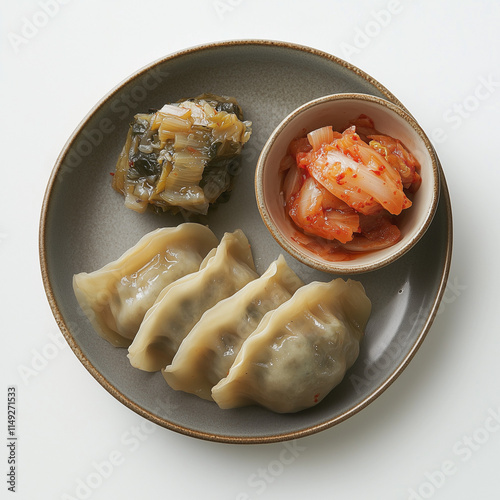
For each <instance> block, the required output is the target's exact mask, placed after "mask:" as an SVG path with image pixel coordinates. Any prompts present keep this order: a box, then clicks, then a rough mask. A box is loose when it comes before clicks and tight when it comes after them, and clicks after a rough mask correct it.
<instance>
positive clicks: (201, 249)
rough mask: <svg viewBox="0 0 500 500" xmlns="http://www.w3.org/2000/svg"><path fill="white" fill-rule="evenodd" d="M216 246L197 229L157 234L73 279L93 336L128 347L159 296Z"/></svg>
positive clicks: (211, 236)
mask: <svg viewBox="0 0 500 500" xmlns="http://www.w3.org/2000/svg"><path fill="white" fill-rule="evenodd" d="M217 244H218V239H217V237H216V236H215V235H214V233H213V232H212V231H211V230H210V229H209V228H208V227H206V226H203V225H201V224H195V223H185V224H180V225H179V226H176V227H168V228H161V229H157V230H155V231H152V232H150V233H148V234H146V235H145V236H143V237H142V238H141V239H140V240H139V242H138V243H137V244H136V245H134V246H133V247H132V248H130V249H129V250H128V251H126V252H125V253H124V254H123V255H122V256H121V257H119V258H118V259H117V260H115V261H113V262H110V263H109V264H107V265H106V266H104V267H103V268H101V269H99V270H97V271H94V272H92V273H80V274H76V275H75V276H74V277H73V290H74V292H75V295H76V298H77V300H78V303H79V304H80V307H81V308H82V310H83V311H84V312H85V314H86V315H87V317H88V318H89V320H90V322H91V323H92V326H93V327H94V329H95V330H96V331H97V333H98V334H99V335H100V336H101V337H103V338H104V339H106V340H107V341H108V342H110V343H111V344H113V345H114V346H117V347H127V346H129V345H130V343H131V341H132V339H133V338H134V336H135V334H136V333H137V331H138V330H139V326H140V324H141V321H142V319H143V318H144V315H145V314H146V311H147V310H148V309H149V308H150V307H151V306H152V305H153V303H154V302H155V300H156V298H157V297H158V295H159V294H160V292H161V291H162V290H163V289H164V288H165V287H166V286H167V285H169V284H170V283H172V282H174V281H176V280H177V279H179V278H181V277H183V276H185V275H186V274H190V273H193V272H195V271H197V270H198V269H199V267H200V264H201V263H202V261H203V259H204V258H205V257H206V255H207V254H208V252H209V251H210V250H211V249H212V248H214V247H216V246H217Z"/></svg>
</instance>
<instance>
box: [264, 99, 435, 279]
mask: <svg viewBox="0 0 500 500" xmlns="http://www.w3.org/2000/svg"><path fill="white" fill-rule="evenodd" d="M348 99H354V100H364V101H369V102H372V103H376V104H382V105H384V106H386V107H387V108H388V109H389V110H390V111H392V112H393V113H396V114H397V115H399V116H400V117H401V118H403V120H405V121H406V122H407V123H408V124H409V125H410V126H411V128H412V129H413V130H414V131H415V132H416V133H417V134H418V136H419V137H420V138H421V139H422V141H423V143H424V145H425V148H426V149H427V152H428V153H429V156H430V158H431V163H432V172H433V176H434V180H435V182H434V189H433V192H432V202H431V204H430V206H429V207H428V209H427V212H426V215H425V221H424V224H423V225H422V227H421V228H420V229H419V230H418V232H417V233H415V234H414V235H413V237H412V238H411V240H409V241H408V243H407V244H406V245H405V246H404V247H403V248H401V249H400V250H399V251H398V252H396V253H394V254H391V255H388V256H387V257H385V258H382V259H380V258H379V259H378V260H375V261H374V262H372V263H370V264H364V265H361V266H356V265H350V264H349V265H346V266H343V265H336V263H335V262H331V263H330V264H328V263H327V262H324V261H319V260H313V259H312V258H308V257H307V256H306V255H304V254H301V253H300V252H299V251H298V250H296V249H295V248H293V247H292V246H291V245H290V244H289V243H288V241H287V239H286V238H285V237H284V236H283V235H282V234H281V232H280V231H279V229H278V228H277V227H276V224H275V223H274V222H273V220H272V217H271V215H270V213H269V211H268V210H267V208H266V204H265V200H264V190H263V187H262V178H263V168H262V167H261V163H262V161H263V158H264V156H266V155H267V154H268V153H269V151H270V150H271V148H272V147H273V145H274V143H275V142H276V140H277V138H278V136H279V134H280V133H281V132H282V131H283V129H284V128H285V127H286V126H287V125H288V123H289V122H290V120H292V119H293V118H295V117H296V116H297V115H299V114H301V113H302V112H303V111H304V110H306V109H310V108H314V107H315V106H319V105H321V104H323V103H324V102H329V101H337V100H339V101H342V100H348ZM439 172H440V169H439V160H438V158H437V155H436V152H435V150H434V148H433V147H432V144H431V142H430V140H429V138H428V137H427V135H426V133H425V132H424V130H423V129H422V127H421V126H420V125H419V123H418V122H417V120H415V118H414V117H413V116H412V115H411V114H410V113H409V112H408V111H407V110H406V108H405V107H404V106H403V105H401V104H399V105H396V104H394V103H392V102H390V101H387V100H385V99H381V98H380V97H376V96H372V95H369V94H359V93H352V92H349V93H341V94H332V95H327V96H323V97H318V98H317V99H313V100H312V101H309V102H307V103H305V104H303V105H302V106H299V107H298V108H297V109H295V110H294V111H292V112H291V113H290V114H289V115H288V116H286V117H285V118H284V119H283V121H282V122H281V123H280V124H279V125H278V126H277V127H276V128H275V129H274V131H273V132H272V134H271V135H270V137H269V139H268V140H267V142H266V144H265V145H264V147H263V148H262V151H261V153H260V155H259V158H258V160H257V169H256V171H255V194H256V198H257V208H258V209H259V212H260V215H261V218H262V220H263V222H264V224H265V225H266V227H267V229H268V231H269V232H270V233H271V235H272V237H273V238H274V239H275V241H276V242H277V243H278V244H279V245H281V247H282V248H283V249H285V250H286V251H287V252H288V253H290V254H291V255H293V257H294V258H296V259H297V260H298V261H300V262H302V263H303V264H305V265H307V266H311V267H313V268H314V269H317V270H319V271H323V272H326V273H334V274H339V275H345V274H361V273H367V272H370V271H375V270H377V269H381V268H382V267H385V266H387V265H389V264H391V263H392V262H394V261H396V260H397V259H399V258H400V257H402V256H403V255H404V254H405V253H407V252H408V251H409V250H411V248H412V247H413V246H414V245H415V244H416V243H417V242H418V241H419V240H420V238H421V237H422V236H423V235H424V234H425V233H426V231H427V229H429V226H430V225H431V223H432V220H433V218H434V214H435V212H436V209H437V205H438V202H439V184H440V175H439Z"/></svg>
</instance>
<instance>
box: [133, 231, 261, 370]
mask: <svg viewBox="0 0 500 500" xmlns="http://www.w3.org/2000/svg"><path fill="white" fill-rule="evenodd" d="M257 277H258V274H257V272H256V271H255V264H254V262H253V257H252V253H251V250H250V244H249V243H248V240H247V238H246V236H245V235H244V234H243V232H242V231H241V230H239V229H238V230H236V231H235V232H234V233H226V234H225V235H224V237H223V238H222V240H221V242H220V244H219V246H218V247H217V249H216V250H215V253H214V254H213V256H212V255H210V256H209V258H207V259H205V261H204V262H203V263H202V266H201V268H200V270H199V271H197V272H195V273H192V274H190V275H188V276H184V277H183V278H181V279H179V280H178V281H176V282H175V283H172V284H171V285H169V286H168V287H166V288H165V289H164V290H163V291H162V292H161V294H160V295H159V296H158V299H157V300H156V302H155V304H154V305H153V306H152V307H151V309H149V311H148V312H147V314H146V316H145V317H144V320H143V322H142V324H141V327H140V329H139V331H138V333H137V335H136V337H135V339H134V341H133V342H132V344H131V345H130V347H129V354H128V357H129V359H130V363H131V364H132V366H134V367H136V368H139V369H141V370H145V371H148V372H154V371H159V370H161V369H162V368H165V367H166V366H167V365H169V364H170V363H171V362H172V359H173V357H174V355H175V353H176V352H177V349H178V348H179V346H180V345H181V342H182V341H183V340H184V338H185V337H186V336H187V334H188V333H189V332H190V331H191V329H192V328H193V327H194V325H195V324H196V323H197V322H198V321H199V320H200V318H201V316H202V315H203V313H204V312H205V311H207V310H208V309H210V308H211V307H213V306H214V305H215V304H217V302H219V301H221V300H223V299H225V298H226V297H229V296H230V295H233V294H234V293H235V292H237V291H238V290H240V289H241V288H242V287H244V286H245V285H246V284H247V283H249V282H250V281H252V280H254V279H255V278H257Z"/></svg>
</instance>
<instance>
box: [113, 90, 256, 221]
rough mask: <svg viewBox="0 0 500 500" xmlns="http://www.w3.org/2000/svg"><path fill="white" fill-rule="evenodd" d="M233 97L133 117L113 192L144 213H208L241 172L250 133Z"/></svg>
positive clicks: (203, 97) (198, 100)
mask: <svg viewBox="0 0 500 500" xmlns="http://www.w3.org/2000/svg"><path fill="white" fill-rule="evenodd" d="M251 125H252V124H251V122H249V121H243V114H242V111H241V108H240V106H239V104H238V103H237V101H236V100H235V99H234V98H227V97H220V96H216V95H213V94H203V95H200V96H198V97H195V98H191V99H187V100H183V101H180V102H176V103H172V104H166V105H165V106H163V107H162V108H161V109H160V110H158V111H156V112H153V113H139V114H137V115H135V117H134V121H133V123H132V124H131V125H130V129H129V131H128V134H127V138H126V141H125V145H124V147H123V150H122V152H121V154H120V156H119V159H118V162H117V164H116V172H115V173H114V176H113V188H114V189H115V190H116V191H118V192H120V193H122V194H123V195H124V196H125V206H126V207H128V208H130V209H132V210H135V211H137V212H141V213H142V212H144V211H145V210H146V208H147V207H148V205H151V206H153V207H154V209H156V210H158V211H169V212H172V213H179V212H180V213H181V214H182V215H183V216H184V217H185V218H186V219H189V218H191V217H192V216H193V215H196V214H199V215H206V214H207V211H208V208H209V206H210V205H212V204H214V203H216V202H217V201H221V200H222V199H223V197H221V195H222V194H223V193H226V192H228V191H229V190H230V189H231V186H232V182H233V179H234V177H235V176H236V175H237V173H238V171H239V165H238V159H239V155H240V153H241V151H242V148H243V145H244V144H245V143H246V142H247V141H248V140H249V138H250V135H251Z"/></svg>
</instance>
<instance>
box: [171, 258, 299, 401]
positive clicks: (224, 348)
mask: <svg viewBox="0 0 500 500" xmlns="http://www.w3.org/2000/svg"><path fill="white" fill-rule="evenodd" d="M303 284H304V283H303V282H302V281H301V280H300V278H299V277H298V276H297V275H296V274H295V273H294V272H293V271H292V270H291V269H290V268H289V267H288V265H287V263H286V261H285V259H284V257H283V256H282V255H280V256H279V258H278V259H277V260H275V261H274V262H273V263H272V264H271V265H270V266H269V267H268V269H267V271H266V272H265V273H264V274H263V275H262V276H261V277H260V278H257V279H255V280H253V281H251V282H250V283H248V284H247V285H245V286H244V287H243V288H242V289H241V290H239V291H238V292H236V293H235V294H234V295H232V296H230V297H228V298H227V299H224V300H222V301H221V302H219V303H218V304H216V305H215V306H213V307H212V308H211V309H209V310H208V311H206V312H205V313H204V314H203V316H202V317H201V319H200V321H199V322H198V323H197V324H196V325H195V326H194V328H193V329H192V330H191V331H190V332H189V334H188V335H187V337H186V338H185V339H184V340H183V342H182V344H181V346H180V347H179V350H178V351H177V354H176V355H175V357H174V359H173V361H172V364H171V365H169V366H167V367H166V368H165V369H164V370H163V371H162V372H163V376H164V377H165V380H166V381H167V383H168V384H169V385H170V387H172V388H173V389H175V390H181V391H184V392H189V393H192V394H196V395H197V396H200V397H202V398H204V399H208V400H211V399H212V395H211V391H212V387H213V386H214V385H216V384H217V383H218V382H219V381H220V380H221V379H222V378H224V377H225V376H226V375H227V373H228V371H229V369H230V368H231V365H232V364H233V362H234V359H235V357H236V355H237V354H238V352H239V350H240V347H241V345H242V344H243V341H244V340H245V339H246V338H247V337H248V336H249V335H250V334H251V333H252V332H253V331H254V330H255V328H257V326H258V324H259V323H260V321H261V319H262V318H263V316H264V315H265V314H266V313H267V312H269V311H271V310H273V309H276V308H277V307H278V306H279V305H281V304H282V303H283V302H285V301H286V300H288V299H290V297H291V296H292V295H293V294H294V293H295V291H296V290H297V289H298V288H299V287H301V286H302V285H303Z"/></svg>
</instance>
